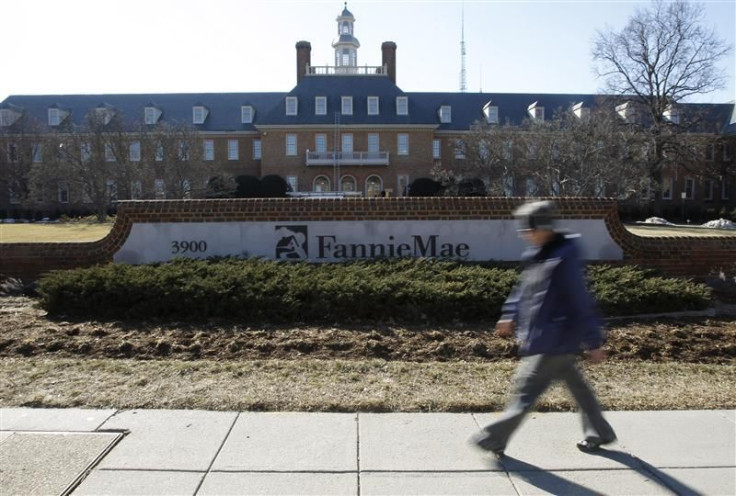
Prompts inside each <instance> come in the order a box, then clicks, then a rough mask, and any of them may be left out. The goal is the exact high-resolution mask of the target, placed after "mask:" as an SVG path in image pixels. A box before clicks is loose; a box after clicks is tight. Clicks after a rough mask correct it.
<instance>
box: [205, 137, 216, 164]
mask: <svg viewBox="0 0 736 496" xmlns="http://www.w3.org/2000/svg"><path fill="white" fill-rule="evenodd" d="M202 147H203V149H202V153H203V154H204V159H205V160H207V161H211V160H215V142H214V141H212V140H204V141H203V142H202Z"/></svg>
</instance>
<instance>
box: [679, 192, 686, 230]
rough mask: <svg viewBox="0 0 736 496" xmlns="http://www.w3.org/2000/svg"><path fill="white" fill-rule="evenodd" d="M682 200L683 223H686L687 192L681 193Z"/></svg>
mask: <svg viewBox="0 0 736 496" xmlns="http://www.w3.org/2000/svg"><path fill="white" fill-rule="evenodd" d="M680 198H682V223H683V224H684V223H685V198H687V192H686V191H683V192H682V193H680Z"/></svg>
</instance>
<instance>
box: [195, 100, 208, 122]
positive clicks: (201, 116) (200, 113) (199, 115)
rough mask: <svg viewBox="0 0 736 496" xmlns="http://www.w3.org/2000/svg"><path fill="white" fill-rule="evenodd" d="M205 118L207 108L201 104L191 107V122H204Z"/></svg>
mask: <svg viewBox="0 0 736 496" xmlns="http://www.w3.org/2000/svg"><path fill="white" fill-rule="evenodd" d="M205 119H207V109H205V108H204V106H203V105H195V106H194V107H192V124H204V121H205Z"/></svg>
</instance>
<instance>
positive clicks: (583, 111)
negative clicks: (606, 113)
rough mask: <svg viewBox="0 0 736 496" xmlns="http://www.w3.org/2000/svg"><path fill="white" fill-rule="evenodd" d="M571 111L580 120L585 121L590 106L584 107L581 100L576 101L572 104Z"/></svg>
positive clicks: (588, 114) (588, 115)
mask: <svg viewBox="0 0 736 496" xmlns="http://www.w3.org/2000/svg"><path fill="white" fill-rule="evenodd" d="M572 113H573V114H575V117H577V118H578V119H580V120H581V121H585V120H587V119H588V118H589V117H590V107H584V106H583V102H580V103H576V104H575V105H573V106H572Z"/></svg>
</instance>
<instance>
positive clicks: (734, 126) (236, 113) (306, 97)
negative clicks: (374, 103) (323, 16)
mask: <svg viewBox="0 0 736 496" xmlns="http://www.w3.org/2000/svg"><path fill="white" fill-rule="evenodd" d="M286 96H296V97H297V98H298V102H299V107H298V114H297V115H296V116H287V115H286V98H285V97H286ZM316 96H325V97H327V115H324V116H317V115H315V114H314V104H315V97H316ZM342 96H352V97H353V115H341V114H340V115H339V118H340V124H341V125H352V124H368V125H370V124H376V125H424V126H436V127H437V129H438V130H440V131H465V130H467V129H469V127H470V126H471V125H472V124H473V123H474V122H475V121H477V120H479V119H482V118H483V117H484V116H483V107H484V106H485V105H486V104H488V103H489V102H491V105H494V106H498V113H499V122H500V123H502V124H504V123H506V122H508V123H511V124H515V125H518V124H520V123H521V122H522V121H523V120H524V119H525V118H527V117H528V116H529V113H528V108H529V106H530V105H531V104H533V103H534V102H536V103H537V105H538V106H541V107H544V109H545V118H546V119H550V118H552V117H553V116H554V115H555V112H556V111H557V110H558V109H567V108H570V107H571V106H572V105H574V104H577V103H580V102H583V105H584V106H586V107H593V106H595V105H596V104H598V103H599V102H600V101H602V100H603V99H606V98H609V97H606V96H603V95H590V94H535V93H526V94H523V93H441V92H433V93H422V92H417V93H406V92H404V91H402V90H401V88H399V87H398V86H396V84H395V83H394V82H392V81H391V80H390V79H389V78H388V77H387V76H385V75H375V76H365V75H361V76H321V75H320V76H306V77H304V78H303V79H302V81H301V82H300V83H299V84H298V85H297V86H295V87H294V88H293V89H292V90H291V91H289V92H288V93H283V92H282V93H182V94H166V93H161V94H134V95H130V94H128V95H39V96H20V95H14V96H10V97H8V98H7V99H5V100H4V101H3V102H0V108H12V109H15V110H19V111H20V110H22V111H23V112H25V113H26V115H28V116H30V117H31V118H32V119H35V120H37V121H38V122H40V123H42V124H43V125H45V124H46V122H47V111H48V109H49V108H59V109H62V110H65V111H68V112H70V117H69V119H71V120H72V123H73V124H74V125H75V126H78V127H84V126H85V124H86V115H87V113H88V112H89V111H91V110H94V109H97V108H103V106H104V107H106V108H111V109H113V110H114V111H116V112H119V113H120V115H122V117H123V122H125V123H126V124H128V125H130V126H135V125H137V124H139V123H140V122H142V120H143V115H144V108H145V107H147V106H152V105H153V106H155V107H156V108H158V109H159V110H161V111H162V115H161V119H162V120H163V121H165V122H171V123H184V124H191V123H192V107H194V106H196V105H202V106H204V107H206V108H207V109H208V111H209V113H208V116H207V119H206V120H205V122H204V124H200V125H197V126H196V128H197V129H200V130H202V131H213V132H215V131H219V132H228V131H255V130H257V127H258V126H259V125H273V126H291V125H333V124H334V123H335V113H336V112H337V113H340V110H341V97H342ZM369 96H377V97H379V109H380V112H379V115H377V116H372V115H368V114H367V101H368V97H369ZM397 96H406V97H408V102H409V115H405V116H402V115H396V97H397ZM616 98H617V99H621V101H624V100H623V99H624V97H616ZM243 105H250V106H252V107H253V109H254V122H253V124H243V123H241V115H240V107H241V106H243ZM442 105H450V106H451V108H452V122H450V123H440V119H439V109H440V107H441V106H442ZM680 108H681V118H684V119H687V117H688V115H691V114H692V113H696V114H697V115H700V116H702V119H703V122H704V126H702V127H701V128H700V129H701V130H703V131H706V132H720V133H725V134H736V123H731V119H732V118H733V117H734V104H733V103H726V104H684V105H681V106H680Z"/></svg>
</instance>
